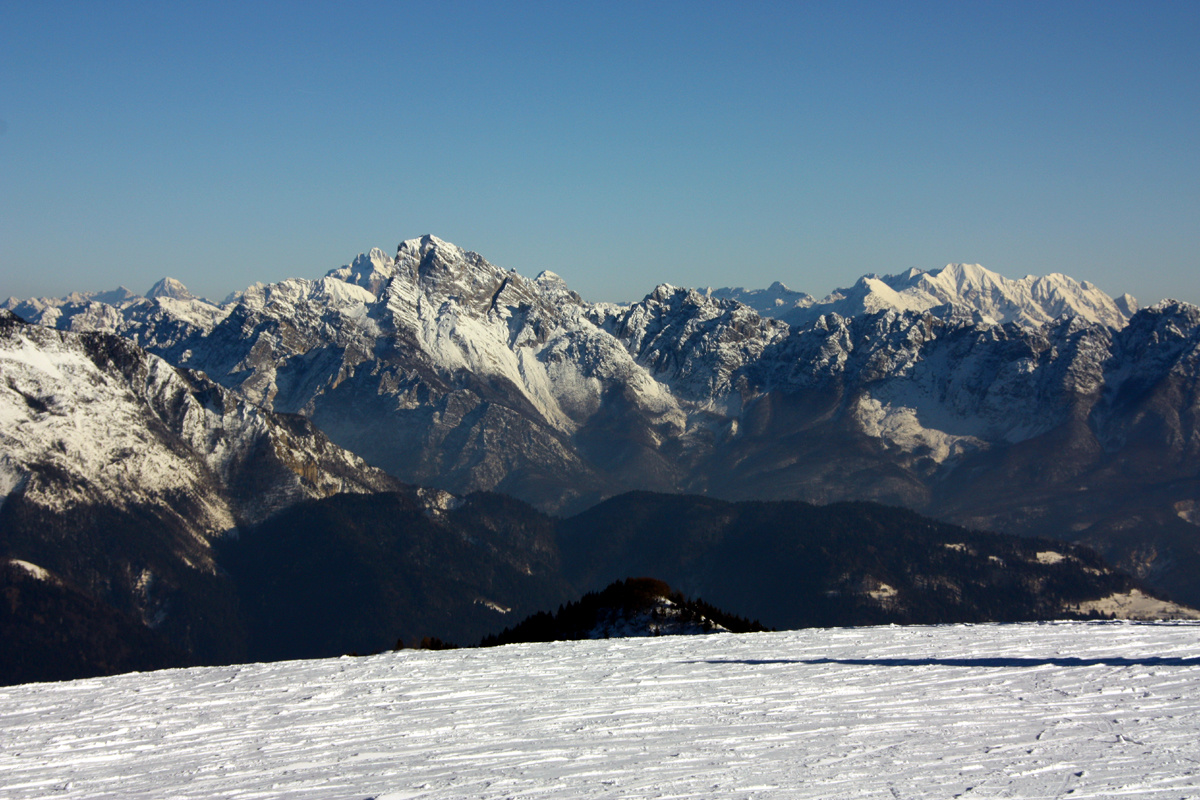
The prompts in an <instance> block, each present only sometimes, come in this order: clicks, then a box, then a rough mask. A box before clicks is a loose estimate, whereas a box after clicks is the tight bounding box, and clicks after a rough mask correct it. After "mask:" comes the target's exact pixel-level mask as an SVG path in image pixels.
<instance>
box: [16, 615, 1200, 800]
mask: <svg viewBox="0 0 1200 800" xmlns="http://www.w3.org/2000/svg"><path fill="white" fill-rule="evenodd" d="M1198 649H1200V624H1196V623H1156V624H1133V623H1049V624H1021V625H975V626H939V627H878V628H855V629H824V630H819V629H809V630H802V631H788V632H782V633H770V634H745V635H733V634H718V635H712V636H672V637H658V638H645V639H613V640H598V641H583V642H559V643H550V644H535V645H513V646H508V647H502V648H494V649H467V650H456V651H442V652H430V651H401V652H397V653H387V654H383V655H377V656H371V657H363V658H341V659H332V660H323V661H296V662H283V663H274V664H250V665H243V666H230V667H210V668H196V669H186V670H167V671H162V672H154V673H145V674H131V675H122V676H116V677H111V678H99V679H92V680H83V681H74V682H69V683H58V684H30V685H24V686H11V687H0V797H3V798H13V799H14V800H16V799H17V798H35V797H36V798H41V797H56V798H117V797H121V798H129V797H155V798H213V797H225V798H267V797H288V798H322V799H326V800H327V799H328V798H392V799H395V798H417V797H420V798H534V797H546V798H549V797H575V798H666V797H703V798H751V797H762V798H767V797H778V798H885V799H887V800H891V798H915V797H939V798H950V797H967V798H970V797H1020V798H1062V797H1070V798H1114V797H1138V798H1184V797H1200V653H1198V652H1197V651H1198Z"/></svg>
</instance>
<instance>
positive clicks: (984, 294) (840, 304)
mask: <svg viewBox="0 0 1200 800" xmlns="http://www.w3.org/2000/svg"><path fill="white" fill-rule="evenodd" d="M709 293H710V294H711V295H712V296H714V297H719V298H725V299H731V300H737V301H738V302H741V303H745V304H746V305H749V306H751V307H753V308H754V309H755V310H756V311H758V313H759V314H762V315H763V316H767V317H775V318H777V319H781V320H783V321H785V322H788V323H790V324H793V325H805V324H808V323H811V322H812V321H813V320H815V319H817V318H818V317H819V316H821V315H822V314H828V313H835V314H838V315H840V316H843V317H852V316H856V315H859V314H870V313H876V312H879V311H888V310H892V311H901V312H903V311H912V312H917V313H923V312H929V311H937V312H938V313H941V314H944V315H946V316H948V317H950V316H957V317H963V318H965V319H970V320H974V321H977V322H981V323H984V324H989V325H996V324H1003V323H1006V322H1013V323H1016V324H1018V325H1023V326H1026V327H1034V326H1038V325H1042V324H1045V323H1047V322H1050V321H1052V320H1054V319H1057V318H1058V317H1061V316H1063V315H1067V316H1072V317H1080V318H1082V319H1085V320H1087V321H1088V322H1094V323H1097V324H1100V325H1105V326H1108V327H1110V328H1122V327H1124V326H1125V324H1126V323H1127V322H1128V321H1129V318H1130V317H1131V316H1133V314H1134V313H1135V312H1136V311H1137V301H1136V300H1134V299H1133V298H1132V297H1130V296H1129V295H1128V294H1125V295H1122V296H1121V297H1120V298H1117V299H1116V300H1114V299H1113V298H1111V297H1109V296H1108V295H1107V294H1105V293H1104V292H1103V291H1101V290H1100V289H1099V288H1098V287H1096V286H1095V285H1094V284H1091V283H1089V282H1087V281H1077V280H1075V279H1074V278H1071V277H1069V276H1067V275H1063V274H1060V273H1052V274H1050V275H1046V276H1041V277H1038V276H1034V275H1026V276H1025V277H1024V278H1020V279H1018V280H1012V279H1009V278H1005V277H1004V276H1002V275H1000V274H998V273H996V272H993V271H991V270H989V269H986V268H984V267H982V266H980V265H979V264H947V265H946V266H945V267H942V268H941V269H936V270H930V271H925V270H920V269H917V268H915V267H914V268H912V269H909V270H907V271H905V272H902V273H900V274H899V275H883V276H879V275H865V276H863V277H862V278H860V279H859V280H858V281H857V282H856V283H855V284H854V285H853V286H851V287H850V288H846V289H837V290H835V291H833V292H832V293H831V294H830V295H829V296H828V297H826V298H825V299H824V300H817V299H816V298H814V297H812V296H811V295H807V294H804V293H803V292H793V291H792V290H790V289H788V288H787V287H786V286H784V285H783V284H781V283H779V282H776V283H774V284H772V285H771V287H770V288H769V289H756V290H746V289H742V288H740V287H738V288H734V289H730V288H726V289H716V290H709Z"/></svg>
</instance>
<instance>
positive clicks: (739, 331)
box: [7, 236, 1200, 602]
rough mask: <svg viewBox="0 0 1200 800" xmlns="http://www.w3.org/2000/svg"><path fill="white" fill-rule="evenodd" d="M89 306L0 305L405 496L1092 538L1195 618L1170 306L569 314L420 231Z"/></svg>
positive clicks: (693, 294) (1183, 349) (1190, 486)
mask: <svg viewBox="0 0 1200 800" xmlns="http://www.w3.org/2000/svg"><path fill="white" fill-rule="evenodd" d="M739 291H740V292H741V293H740V294H738V292H739ZM174 294H175V295H178V294H180V293H179V292H175V293H174ZM738 297H740V298H741V299H749V300H751V301H752V302H754V303H755V304H756V305H759V306H761V307H760V308H759V310H756V309H755V308H754V307H751V306H749V305H746V304H744V303H741V302H738V301H737V299H736V298H738ZM756 298H757V299H756ZM110 299H111V300H113V302H102V301H101V300H100V299H99V298H98V297H96V296H93V297H90V298H88V297H79V296H76V297H74V299H71V298H67V299H64V300H62V301H47V300H41V301H26V302H25V303H17V302H16V301H9V303H8V304H7V306H8V307H10V308H12V309H13V310H15V311H16V312H17V313H22V314H29V315H30V316H31V317H32V318H33V319H35V320H37V321H40V322H42V323H43V324H50V325H55V326H57V327H59V328H67V329H72V330H81V329H89V330H105V331H111V332H115V333H120V334H121V335H123V336H126V337H128V338H129V339H131V340H134V341H136V342H138V343H140V344H141V345H142V346H144V347H146V348H147V349H149V350H150V351H152V352H154V353H156V354H158V355H160V356H162V357H163V358H164V359H166V360H167V361H168V362H170V363H172V364H175V365H178V366H182V367H189V368H193V369H196V370H202V371H203V372H204V373H206V374H207V375H208V377H209V378H210V379H211V380H213V381H215V382H216V383H218V384H220V385H222V386H224V387H227V388H228V389H231V390H233V391H234V392H236V393H237V394H238V395H240V396H241V397H243V398H245V399H247V400H249V401H250V402H252V403H256V404H260V405H262V406H263V407H265V408H269V409H273V410H275V411H281V412H289V413H298V414H301V415H303V416H305V417H307V418H308V419H311V420H312V421H313V422H314V423H316V424H317V425H318V426H319V427H320V428H321V429H323V430H324V431H325V432H326V433H327V434H328V435H329V436H330V438H331V439H332V440H333V441H335V442H337V443H338V444H339V445H341V446H343V447H345V448H347V449H349V450H352V451H353V452H356V453H358V454H359V455H361V456H363V457H364V458H365V459H366V460H367V461H368V462H370V463H371V464H374V465H376V466H378V467H380V468H382V469H384V470H386V471H388V472H389V473H391V474H393V475H395V476H397V477H398V478H400V479H402V480H405V481H409V482H413V483H420V484H429V485H432V486H436V487H438V488H441V489H445V490H449V491H451V492H454V493H458V494H462V493H467V492H470V491H475V490H496V491H500V492H505V493H509V494H512V495H515V496H517V497H520V498H522V499H525V500H527V501H529V502H532V503H534V504H535V505H537V506H538V507H540V508H542V509H544V510H547V511H551V512H555V513H569V512H573V511H577V510H581V509H583V508H586V507H588V506H590V505H592V504H594V503H595V502H597V501H599V500H601V499H603V498H605V497H608V496H612V495H614V494H617V493H620V492H622V491H625V490H629V489H651V490H656V491H670V492H675V491H688V492H695V493H708V494H710V495H714V496H719V497H724V498H728V499H798V500H807V501H819V502H830V501H837V500H853V499H869V500H877V501H881V502H887V503H896V504H901V505H905V506H908V507H910V508H913V509H917V510H919V511H922V512H923V513H927V514H931V515H935V516H937V517H940V518H943V519H947V520H951V521H955V522H960V523H964V524H968V525H971V526H976V527H981V528H990V529H995V530H1000V531H1005V532H1013V533H1021V534H1027V535H1044V536H1052V537H1056V538H1062V539H1082V540H1086V541H1088V542H1089V543H1091V544H1093V545H1094V546H1096V547H1098V548H1099V549H1101V550H1102V551H1104V552H1105V553H1106V554H1107V555H1108V556H1110V557H1111V558H1113V559H1115V560H1117V561H1118V562H1119V563H1122V564H1124V565H1125V566H1127V567H1129V568H1130V569H1134V570H1136V571H1137V572H1138V573H1139V574H1140V575H1142V576H1143V577H1146V578H1147V579H1149V580H1151V581H1152V582H1155V583H1156V584H1158V585H1162V586H1167V587H1168V588H1169V589H1170V590H1171V591H1173V592H1175V594H1176V595H1177V596H1178V597H1179V599H1185V600H1189V601H1191V602H1200V586H1198V585H1197V582H1196V580H1195V579H1194V578H1193V577H1190V576H1193V575H1195V574H1200V573H1197V572H1196V571H1195V570H1193V569H1191V568H1190V566H1189V565H1192V564H1194V563H1196V562H1197V561H1200V526H1198V522H1200V512H1197V510H1196V508H1195V504H1196V503H1197V502H1198V501H1197V498H1200V478H1198V477H1197V476H1198V475H1200V395H1198V392H1197V369H1198V367H1197V365H1198V363H1200V309H1197V308H1195V307H1193V306H1190V305H1187V304H1183V303H1178V302H1173V301H1164V302H1162V303H1159V304H1156V305H1154V306H1151V307H1149V308H1145V309H1142V310H1140V311H1135V310H1136V302H1135V301H1133V300H1132V298H1127V297H1126V298H1121V299H1120V300H1116V301H1114V300H1112V299H1111V298H1108V297H1107V296H1106V295H1104V294H1103V293H1102V292H1100V291H1099V290H1098V289H1096V288H1095V287H1094V286H1091V285H1090V284H1087V283H1080V282H1077V281H1074V280H1072V279H1070V278H1067V277H1065V276H1061V275H1051V276H1047V277H1045V278H1032V277H1029V278H1024V279H1021V280H1019V281H1010V280H1007V279H1004V278H1002V277H1000V276H998V275H995V273H991V272H988V271H987V270H984V269H983V268H981V267H978V266H972V265H951V266H949V267H946V268H945V269H943V270H939V271H936V272H928V273H927V272H921V271H919V270H910V271H909V272H908V273H904V274H903V275H900V276H890V277H885V278H877V277H867V278H864V279H862V280H861V281H859V283H858V284H856V286H855V287H853V288H852V289H848V290H843V291H840V292H837V293H835V294H834V295H831V296H830V298H827V299H826V300H825V301H821V302H816V301H812V300H811V298H808V297H807V296H800V295H799V293H795V292H791V291H790V290H787V289H786V287H783V286H782V285H778V286H775V287H772V289H770V290H764V292H762V293H758V294H755V293H747V292H745V291H744V290H737V291H735V290H720V291H718V292H712V291H706V292H698V291H694V290H689V289H683V288H676V287H671V286H666V285H664V286H660V287H658V288H657V289H655V291H654V292H652V293H651V294H650V295H648V296H647V297H646V298H645V299H643V300H642V301H640V302H638V303H634V304H631V305H627V306H619V305H611V304H590V303H587V302H584V301H583V300H582V299H581V298H580V297H579V296H578V295H577V294H575V293H574V292H572V291H571V290H570V289H568V288H567V287H566V285H565V284H564V283H563V281H562V280H561V279H560V278H558V276H556V275H553V274H551V273H543V274H541V275H539V276H537V277H536V278H533V279H530V278H525V277H523V276H521V275H519V274H517V273H516V272H512V271H506V270H503V269H500V268H498V267H496V266H494V265H492V264H490V263H488V262H487V261H486V260H485V259H483V258H482V257H481V256H479V255H478V254H475V253H471V252H467V251H464V250H462V249H461V248H458V247H456V246H454V245H452V244H449V243H446V242H443V241H441V240H439V239H437V238H436V237H432V236H425V237H422V238H420V239H412V240H408V241H405V242H403V243H401V244H400V246H399V248H398V249H397V252H396V255H395V257H394V258H393V257H390V256H388V255H387V254H386V253H384V252H382V251H380V250H377V249H376V250H372V251H371V252H370V253H368V254H365V255H361V256H359V257H358V258H357V259H355V260H354V261H353V262H352V263H351V264H349V265H347V266H344V267H342V268H340V269H336V270H333V271H331V272H330V273H328V274H327V275H326V276H325V277H324V278H321V279H319V280H315V281H310V280H302V279H294V280H288V281H284V282H282V283H277V284H272V285H269V286H263V285H255V286H252V287H250V288H249V289H247V290H246V291H244V292H242V293H241V294H239V295H236V296H234V297H233V298H231V299H230V300H229V301H228V302H226V303H225V304H223V305H220V306H216V305H213V304H210V303H207V302H205V301H199V300H194V299H193V300H180V299H178V298H177V297H175V296H158V297H155V298H153V299H147V298H126V299H124V300H121V299H120V298H110ZM760 301H761V302H760ZM810 301H811V302H810ZM789 303H790V305H789ZM764 304H768V305H764ZM785 307H786V309H788V310H786V311H785V312H780V311H779V309H780V308H785ZM766 311H770V312H771V315H770V316H767V315H765V314H764V313H762V312H766ZM801 312H803V313H801Z"/></svg>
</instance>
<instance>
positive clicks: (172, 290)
mask: <svg viewBox="0 0 1200 800" xmlns="http://www.w3.org/2000/svg"><path fill="white" fill-rule="evenodd" d="M146 297H148V298H149V299H151V300H154V299H155V298H158V297H170V298H171V299H173V300H194V299H195V295H193V294H192V293H191V292H189V291H188V288H187V287H186V286H184V285H183V283H182V282H180V281H177V280H175V279H174V278H163V279H162V280H160V281H159V282H158V283H156V284H154V285H153V286H151V287H150V291H148V292H146Z"/></svg>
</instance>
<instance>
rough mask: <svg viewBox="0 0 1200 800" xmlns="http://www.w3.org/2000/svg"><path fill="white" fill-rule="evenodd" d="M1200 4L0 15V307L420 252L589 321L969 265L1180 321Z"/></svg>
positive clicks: (1190, 242) (214, 292) (157, 10)
mask: <svg viewBox="0 0 1200 800" xmlns="http://www.w3.org/2000/svg"><path fill="white" fill-rule="evenodd" d="M1196 42H1200V3H1195V2H1129V3H1113V2H1058V3H1054V2H1039V3H1021V2H998V3H975V2H970V3H968V2H954V3H897V2H881V3H874V2H864V3H855V2H839V3H799V2H790V3H767V2H762V3H737V4H735V3H715V2H683V3H674V2H638V3H621V2H605V3H594V4H567V3H558V2H554V3H458V2H443V3H432V2H431V3H422V4H410V3H354V2H343V3H337V4H325V3H317V2H310V3H274V2H246V3H236V4H235V3H232V2H230V3H203V2H192V3H184V2H170V1H169V0H163V1H161V2H147V3H121V2H104V3H94V2H86V3H57V2H38V3H29V2H13V1H12V0H0V296H8V295H17V296H21V297H26V296H30V295H57V294H63V293H66V292H68V291H72V290H92V289H108V288H113V287H115V286H116V285H118V284H124V285H126V286H128V287H130V288H132V289H135V290H137V291H145V290H146V289H148V288H149V287H150V285H151V284H152V283H153V282H154V281H155V280H157V279H158V278H159V277H162V276H163V275H171V276H174V277H177V278H179V279H181V280H183V281H184V282H185V283H186V284H188V286H189V287H191V288H192V289H193V291H196V292H198V293H202V294H206V295H209V296H213V297H217V298H219V297H223V296H224V295H225V294H227V293H228V292H230V291H233V290H235V289H240V288H243V287H244V286H246V285H248V284H249V283H251V282H254V281H273V280H280V279H283V278H286V277H293V276H299V277H318V276H320V275H322V274H324V272H326V271H327V270H329V269H332V268H335V267H337V266H339V265H341V264H343V263H346V262H347V261H349V260H350V259H351V258H353V256H354V255H355V254H357V253H359V252H361V251H364V250H367V249H369V248H370V247H373V246H379V247H382V248H384V249H385V250H388V251H393V250H394V248H395V246H396V244H397V242H399V241H400V240H401V239H405V238H411V237H414V236H418V235H421V234H424V233H434V234H436V235H438V236H440V237H442V238H443V239H447V240H449V241H452V242H455V243H456V244H459V245H461V246H463V247H466V248H468V249H471V250H475V251H477V252H479V253H481V254H482V255H483V256H484V257H486V258H487V259H488V260H490V261H492V262H493V263H495V264H498V265H499V266H502V267H505V268H514V269H516V270H517V271H519V272H521V273H522V274H526V275H534V274H536V273H537V272H539V271H541V270H543V269H551V270H554V271H555V272H558V273H559V274H561V275H562V276H563V277H564V278H565V279H566V280H567V282H568V283H569V284H570V285H571V286H572V287H573V288H575V289H576V290H578V291H579V292H580V293H581V294H583V296H584V297H586V298H588V299H591V300H628V299H636V298H640V297H641V296H642V295H644V294H645V293H646V292H648V291H650V289H651V288H653V286H654V285H655V284H657V283H660V282H670V283H674V284H677V285H685V286H726V285H742V286H747V287H760V286H766V285H767V284H769V283H770V282H772V281H774V280H782V281H783V282H784V283H786V284H788V285H789V286H791V287H792V288H795V289H801V290H804V291H808V292H811V293H813V294H817V295H824V294H825V293H826V292H828V291H829V290H831V289H833V288H835V287H838V286H846V285H849V284H851V283H852V282H853V281H854V280H855V279H856V278H857V277H858V276H859V275H861V274H864V273H868V272H878V273H895V272H900V271H902V270H904V269H907V268H908V267H911V266H917V267H921V268H924V269H933V268H937V267H940V266H942V265H944V264H946V263H949V262H958V261H967V262H978V263H982V264H983V265H984V266H986V267H988V268H990V269H993V270H996V271H997V272H1000V273H1002V274H1004V275H1007V276H1009V277H1021V276H1023V275H1025V274H1039V275H1040V274H1045V273H1049V272H1064V273H1066V274H1068V275H1071V276H1073V277H1076V278H1079V279H1086V280H1091V281H1093V282H1094V283H1096V284H1098V285H1099V286H1100V287H1101V288H1102V289H1104V290H1105V291H1107V292H1109V293H1110V294H1113V295H1116V294H1120V293H1121V292H1124V291H1129V292H1131V293H1132V294H1134V295H1135V296H1136V297H1138V299H1139V300H1141V301H1142V302H1143V303H1148V302H1153V301H1155V300H1158V299H1160V298H1162V297H1164V296H1173V297H1178V298H1180V299H1183V300H1187V301H1190V302H1193V303H1200V269H1198V267H1200V258H1198V257H1197V253H1198V252H1200V147H1198V143H1200V48H1197V47H1196Z"/></svg>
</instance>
